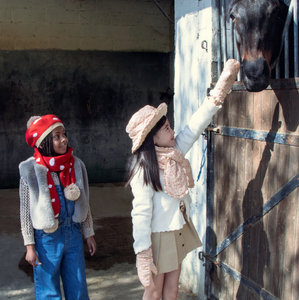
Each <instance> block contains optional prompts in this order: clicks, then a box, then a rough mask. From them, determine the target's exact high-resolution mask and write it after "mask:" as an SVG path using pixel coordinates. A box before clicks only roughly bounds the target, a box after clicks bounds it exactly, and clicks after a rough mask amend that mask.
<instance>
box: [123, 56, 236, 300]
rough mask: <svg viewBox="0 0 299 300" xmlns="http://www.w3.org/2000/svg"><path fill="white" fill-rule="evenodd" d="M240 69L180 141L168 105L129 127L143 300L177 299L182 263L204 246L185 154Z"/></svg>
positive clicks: (139, 115)
mask: <svg viewBox="0 0 299 300" xmlns="http://www.w3.org/2000/svg"><path fill="white" fill-rule="evenodd" d="M239 67H240V63H239V62H238V61H236V60H229V61H228V62H227V64H226V66H225V68H224V70H223V72H222V74H221V76H220V78H219V80H218V82H217V84H216V86H215V88H214V89H213V91H211V95H210V96H209V97H207V98H206V99H205V101H204V103H203V104H202V106H201V107H200V108H199V109H198V110H197V111H196V112H195V113H194V114H193V116H192V117H191V119H190V121H189V124H188V125H187V126H186V127H185V128H184V130H182V131H181V132H180V133H179V134H178V135H177V136H176V137H175V135H174V131H173V130H172V128H171V127H170V124H169V121H168V119H167V118H166V116H165V115H166V112H167V105H166V104H165V103H162V104H160V105H159V106H158V108H154V107H152V106H150V105H146V106H145V107H143V108H141V109H140V110H139V111H137V112H136V113H135V114H134V115H133V116H132V118H131V119H130V121H129V123H128V125H127V127H126V131H127V133H128V134H129V137H130V138H131V139H132V144H133V145H132V156H131V158H130V161H129V168H128V169H129V172H128V182H127V185H130V186H131V189H132V193H133V195H134V199H133V210H132V222H133V237H134V245H133V247H134V251H135V253H136V255H137V262H136V266H137V272H138V276H139V279H140V282H141V283H142V285H143V286H144V287H145V291H144V295H143V300H153V299H161V298H162V299H168V300H175V299H177V295H178V282H179V277H180V272H181V263H182V261H183V259H184V258H185V257H186V255H187V254H188V253H189V252H190V251H192V250H194V249H196V248H197V247H199V246H201V245H202V243H201V241H200V239H199V236H198V234H197V232H196V229H195V227H194V225H193V223H192V220H191V218H190V203H191V198H190V196H189V188H192V187H193V186H194V182H193V177H192V170H191V167H190V163H189V161H188V160H187V159H186V158H185V154H186V153H187V152H188V151H189V150H190V148H191V147H192V146H193V144H194V143H195V141H197V140H198V138H199V136H200V134H201V133H202V132H203V131H204V129H205V128H206V127H207V126H208V125H209V123H210V122H211V119H212V117H213V115H214V114H215V113H216V112H217V111H218V110H219V108H220V107H221V103H222V102H223V101H224V98H225V97H226V95H227V93H228V91H229V90H230V89H231V86H232V85H233V83H234V81H235V79H236V76H237V73H238V70H239ZM153 274H154V275H155V276H153Z"/></svg>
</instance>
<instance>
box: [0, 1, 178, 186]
mask: <svg viewBox="0 0 299 300" xmlns="http://www.w3.org/2000/svg"><path fill="white" fill-rule="evenodd" d="M158 3H159V4H160V5H161V7H162V8H163V9H164V10H165V12H166V13H167V14H169V15H170V17H172V18H173V0H160V1H158ZM172 93H173V24H171V23H170V22H169V21H168V20H167V18H166V17H165V16H164V15H163V14H162V13H161V12H160V10H159V9H158V8H157V6H156V5H155V4H154V3H153V2H152V1H151V0H113V1H111V0H97V1H95V0H80V1H79V0H65V1H61V0H47V1H46V0H9V1H6V0H1V1H0V112H1V113H0V153H1V154H0V169H1V172H0V188H9V187H16V186H18V180H19V174H18V164H19V162H21V161H22V160H24V159H26V158H27V157H29V156H31V155H32V154H33V149H32V148H30V147H29V146H28V145H27V144H26V142H25V131H26V122H27V120H28V119H29V117H30V116H32V115H42V114H47V113H54V114H57V115H58V116H59V117H60V118H61V119H62V120H63V122H64V123H65V125H66V129H67V132H68V136H69V140H70V145H71V146H72V147H73V148H74V150H75V155H77V156H78V157H80V158H81V159H82V160H83V161H84V162H85V163H86V166H87V170H88V174H89V179H90V182H92V183H93V182H118V181H123V180H124V174H125V165H126V162H127V158H128V157H129V155H130V148H131V141H130V139H129V138H128V136H127V134H126V132H125V126H126V124H127V122H128V120H129V118H130V117H131V115H132V114H133V113H134V112H135V111H137V110H138V109H139V108H141V107H142V106H144V105H146V104H151V105H154V106H157V105H159V104H160V103H161V102H163V101H165V102H167V103H169V104H170V107H169V111H170V116H171V120H172V107H173V105H172Z"/></svg>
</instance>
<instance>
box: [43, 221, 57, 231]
mask: <svg viewBox="0 0 299 300" xmlns="http://www.w3.org/2000/svg"><path fill="white" fill-rule="evenodd" d="M57 228H58V220H57V219H55V225H54V226H53V227H52V228H48V229H44V232H45V233H52V232H54V231H56V230H57Z"/></svg>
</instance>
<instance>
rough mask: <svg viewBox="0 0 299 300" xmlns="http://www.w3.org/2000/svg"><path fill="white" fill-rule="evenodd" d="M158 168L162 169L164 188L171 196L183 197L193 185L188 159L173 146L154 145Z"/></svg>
mask: <svg viewBox="0 0 299 300" xmlns="http://www.w3.org/2000/svg"><path fill="white" fill-rule="evenodd" d="M155 149H156V153H157V159H158V164H159V169H162V170H164V178H163V179H164V190H165V193H166V194H168V195H169V196H171V197H173V198H178V199H180V198H183V197H184V196H185V195H187V194H188V192H189V190H188V188H193V187H194V181H193V176H192V170H191V166H190V163H189V160H188V159H186V158H185V157H184V155H183V154H182V153H181V152H180V151H179V150H177V149H175V148H166V147H157V146H156V147H155Z"/></svg>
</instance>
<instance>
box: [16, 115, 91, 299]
mask: <svg viewBox="0 0 299 300" xmlns="http://www.w3.org/2000/svg"><path fill="white" fill-rule="evenodd" d="M26 142H27V144H28V145H30V146H31V147H34V156H33V157H30V158H29V159H27V160H26V161H23V162H21V163H20V165H19V169H20V176H21V179H20V206H21V210H20V215H21V230H22V235H23V239H24V245H25V246H26V248H27V253H26V260H27V261H28V262H29V263H30V264H31V265H32V266H33V267H34V282H35V299H37V300H40V299H49V298H51V299H61V292H60V277H61V279H62V282H63V287H64V294H65V298H66V299H71V300H72V299H82V300H86V299H89V298H88V292H87V284H86V278H85V261H84V251H83V241H82V234H81V230H82V232H83V235H84V237H85V238H86V239H87V245H88V248H89V251H90V254H91V255H93V254H94V253H95V251H96V243H95V240H94V237H93V235H94V230H93V222H92V217H91V212H90V207H89V187H88V178H87V172H86V169H85V165H84V163H83V162H82V161H81V160H80V159H79V158H77V157H75V156H73V149H72V148H70V147H69V146H68V138H67V136H66V132H65V128H64V125H63V123H62V122H61V120H60V119H59V118H58V117H56V116H55V115H45V116H42V117H31V118H30V119H29V120H28V122H27V131H26Z"/></svg>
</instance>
